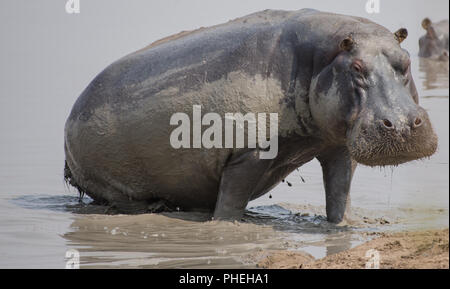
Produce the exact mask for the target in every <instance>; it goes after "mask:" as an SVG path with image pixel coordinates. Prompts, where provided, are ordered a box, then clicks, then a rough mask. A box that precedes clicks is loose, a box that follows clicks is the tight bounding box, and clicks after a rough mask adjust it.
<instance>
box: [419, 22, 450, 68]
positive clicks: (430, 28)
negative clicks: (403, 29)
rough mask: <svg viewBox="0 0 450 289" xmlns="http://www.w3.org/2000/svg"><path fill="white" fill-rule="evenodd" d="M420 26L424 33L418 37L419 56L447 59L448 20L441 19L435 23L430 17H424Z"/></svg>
mask: <svg viewBox="0 0 450 289" xmlns="http://www.w3.org/2000/svg"><path fill="white" fill-rule="evenodd" d="M445 23H447V25H445ZM446 26H447V27H446ZM422 27H423V29H425V31H426V34H425V35H424V36H422V37H421V38H420V39H419V56H421V57H428V58H434V59H437V60H442V61H448V59H449V56H448V47H449V42H448V21H447V22H445V21H441V23H438V24H437V25H435V24H433V23H432V22H431V20H430V19H428V18H425V19H424V20H423V21H422ZM445 29H446V30H445Z"/></svg>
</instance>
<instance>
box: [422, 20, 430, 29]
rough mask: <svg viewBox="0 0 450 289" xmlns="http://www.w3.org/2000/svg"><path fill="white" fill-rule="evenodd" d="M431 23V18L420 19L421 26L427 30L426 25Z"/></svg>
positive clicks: (428, 25)
mask: <svg viewBox="0 0 450 289" xmlns="http://www.w3.org/2000/svg"><path fill="white" fill-rule="evenodd" d="M430 25H431V20H430V19H429V18H425V19H423V20H422V27H423V29H425V30H428V27H430Z"/></svg>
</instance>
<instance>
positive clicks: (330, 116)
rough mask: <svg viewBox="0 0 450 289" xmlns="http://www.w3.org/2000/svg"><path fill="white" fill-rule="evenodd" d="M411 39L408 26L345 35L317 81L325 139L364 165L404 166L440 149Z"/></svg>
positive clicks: (317, 113) (313, 105)
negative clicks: (413, 63)
mask: <svg viewBox="0 0 450 289" xmlns="http://www.w3.org/2000/svg"><path fill="white" fill-rule="evenodd" d="M383 30H384V28H383ZM406 36H407V30H406V29H404V28H402V29H399V30H398V31H397V32H396V33H394V34H392V33H391V32H389V31H387V30H386V31H384V33H367V34H351V35H348V36H342V38H340V40H337V41H336V46H337V48H336V52H335V54H334V56H333V57H334V58H333V59H332V60H331V63H329V64H328V65H327V66H326V67H325V68H322V69H321V70H320V72H318V73H317V75H316V76H315V77H314V78H313V80H312V83H311V93H310V100H309V104H310V110H311V115H312V118H313V120H314V122H315V124H316V125H317V126H318V128H319V130H320V133H321V135H322V137H323V138H324V139H326V140H327V141H328V142H333V143H334V144H335V145H345V146H347V148H348V150H349V152H350V154H351V156H352V158H353V159H354V160H356V161H357V162H358V163H361V164H364V165H369V166H386V165H398V164H401V163H404V162H408V161H411V160H416V159H421V158H425V157H429V156H431V155H432V154H433V153H434V152H435V151H436V148H437V136H436V134H435V133H434V131H433V129H432V126H431V123H430V120H429V118H428V114H427V112H426V111H425V110H424V109H423V108H422V107H420V106H419V105H418V94H417V90H416V87H415V85H414V81H413V79H412V76H411V70H410V57H409V54H408V52H407V51H406V50H404V49H402V48H401V47H400V42H401V41H403V40H404V39H405V38H406ZM337 43H339V44H337ZM312 92H313V93H312Z"/></svg>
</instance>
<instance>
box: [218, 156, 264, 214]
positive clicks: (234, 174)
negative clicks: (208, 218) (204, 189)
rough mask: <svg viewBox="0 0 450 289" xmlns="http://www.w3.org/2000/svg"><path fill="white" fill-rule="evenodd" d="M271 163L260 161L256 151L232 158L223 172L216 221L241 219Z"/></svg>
mask: <svg viewBox="0 0 450 289" xmlns="http://www.w3.org/2000/svg"><path fill="white" fill-rule="evenodd" d="M270 163H271V160H265V159H259V154H258V152H257V151H256V150H255V151H250V152H246V153H244V154H242V155H239V156H237V157H232V158H231V159H230V160H229V161H228V163H227V165H226V167H225V168H224V169H223V172H222V177H221V180H220V187H219V194H218V196H217V202H216V208H215V210H214V219H219V220H239V219H241V218H242V216H243V214H244V211H245V208H246V207H247V204H248V202H249V200H250V198H251V196H252V194H253V193H254V190H255V188H256V187H257V185H258V183H259V182H260V181H261V178H262V176H263V175H264V173H265V172H266V170H267V168H268V167H269V165H270Z"/></svg>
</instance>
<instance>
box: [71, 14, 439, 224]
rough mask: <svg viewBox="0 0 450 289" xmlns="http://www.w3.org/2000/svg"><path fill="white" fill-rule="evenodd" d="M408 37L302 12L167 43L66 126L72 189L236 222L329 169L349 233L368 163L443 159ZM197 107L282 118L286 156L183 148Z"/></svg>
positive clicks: (137, 207) (100, 88)
mask: <svg viewBox="0 0 450 289" xmlns="http://www.w3.org/2000/svg"><path fill="white" fill-rule="evenodd" d="M406 36H407V31H406V29H399V30H398V31H397V32H395V33H392V32H390V31H388V30H387V29H386V28H384V27H382V26H380V25H378V24H375V23H373V22H371V21H369V20H367V19H363V18H358V17H352V16H345V15H337V14H331V13H323V12H319V11H315V10H310V9H303V10H299V11H273V10H266V11H262V12H258V13H254V14H251V15H248V16H245V17H242V18H238V19H236V20H233V21H230V22H227V23H225V24H221V25H217V26H213V27H209V28H202V29H199V30H196V31H193V32H190V33H189V32H183V33H181V34H179V35H175V36H172V37H168V38H166V39H163V40H160V41H158V42H156V43H154V44H152V45H150V46H149V47H147V48H144V49H142V50H139V51H137V52H135V53H133V54H130V55H128V56H126V57H124V58H122V59H120V60H118V61H117V62H115V63H113V64H112V65H110V66H109V67H107V68H106V69H105V70H104V71H103V72H101V73H100V74H99V75H98V76H97V77H96V78H95V79H94V80H93V81H92V82H91V84H89V86H88V87H87V88H86V89H85V91H84V92H83V93H82V94H81V96H80V97H79V98H78V100H77V101H76V103H75V105H74V107H73V109H72V111H71V113H70V116H69V118H68V120H67V122H66V126H65V153H66V168H65V178H66V180H67V181H68V182H69V183H70V184H71V185H73V186H75V187H76V188H77V189H78V190H79V191H80V192H82V193H86V194H87V195H89V196H90V197H92V198H93V199H94V200H95V201H96V202H97V203H107V204H109V205H110V206H111V207H114V208H116V209H117V210H119V211H120V212H124V213H138V212H146V211H152V210H156V211H158V210H160V209H161V208H164V209H167V208H176V209H179V210H186V211H206V212H211V213H212V214H213V216H214V218H216V219H226V220H233V219H240V218H241V217H242V215H243V212H244V209H245V207H246V206H247V203H248V202H249V201H250V200H253V199H255V198H258V197H260V196H262V195H263V194H265V193H267V192H269V191H270V190H271V189H272V188H273V187H274V186H276V185H277V184H278V183H280V182H281V180H283V179H284V178H285V177H286V176H287V175H289V173H291V172H292V171H293V170H295V169H296V168H298V167H300V166H301V165H303V164H305V163H307V162H309V161H310V160H312V159H314V158H317V159H318V160H319V161H320V163H321V165H322V168H323V178H324V184H325V193H326V212H327V218H328V220H329V221H330V222H334V223H338V222H340V221H341V220H342V219H343V218H344V214H345V211H346V208H348V206H349V198H350V197H349V191H350V184H351V179H352V176H353V173H354V170H355V168H356V164H357V163H361V164H365V165H370V166H386V165H398V164H401V163H404V162H407V161H411V160H415V159H420V158H424V157H428V156H430V155H432V154H433V153H434V152H435V150H436V146H437V137H436V135H435V134H434V132H433V129H432V127H431V124H430V121H429V118H428V115H427V113H426V112H425V110H424V109H423V108H421V107H420V106H419V105H418V95H417V91H416V89H415V86H414V81H413V79H412V77H411V73H410V68H409V67H410V66H409V64H410V60H409V55H408V52H406V51H405V50H404V49H402V48H401V47H400V42H401V41H402V40H403V39H404V38H406ZM196 104H201V105H202V111H204V112H205V113H206V112H216V113H218V114H219V115H224V114H225V113H226V112H233V113H234V112H241V113H243V114H245V113H247V112H252V113H258V112H259V113H263V112H265V113H278V116H279V120H278V123H279V129H278V134H279V135H278V143H279V148H278V155H277V156H276V158H274V159H260V158H259V157H258V154H259V151H258V149H251V148H243V149H216V148H212V149H204V148H201V149H183V148H182V149H174V148H172V146H171V145H170V143H169V139H170V133H171V131H172V130H173V129H174V127H173V126H170V125H169V120H170V117H171V115H172V114H174V113H176V112H184V113H186V114H188V115H191V114H192V107H193V105H196ZM155 203H156V204H157V205H156V206H155V205H154V204H155ZM162 204H164V205H162Z"/></svg>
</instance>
